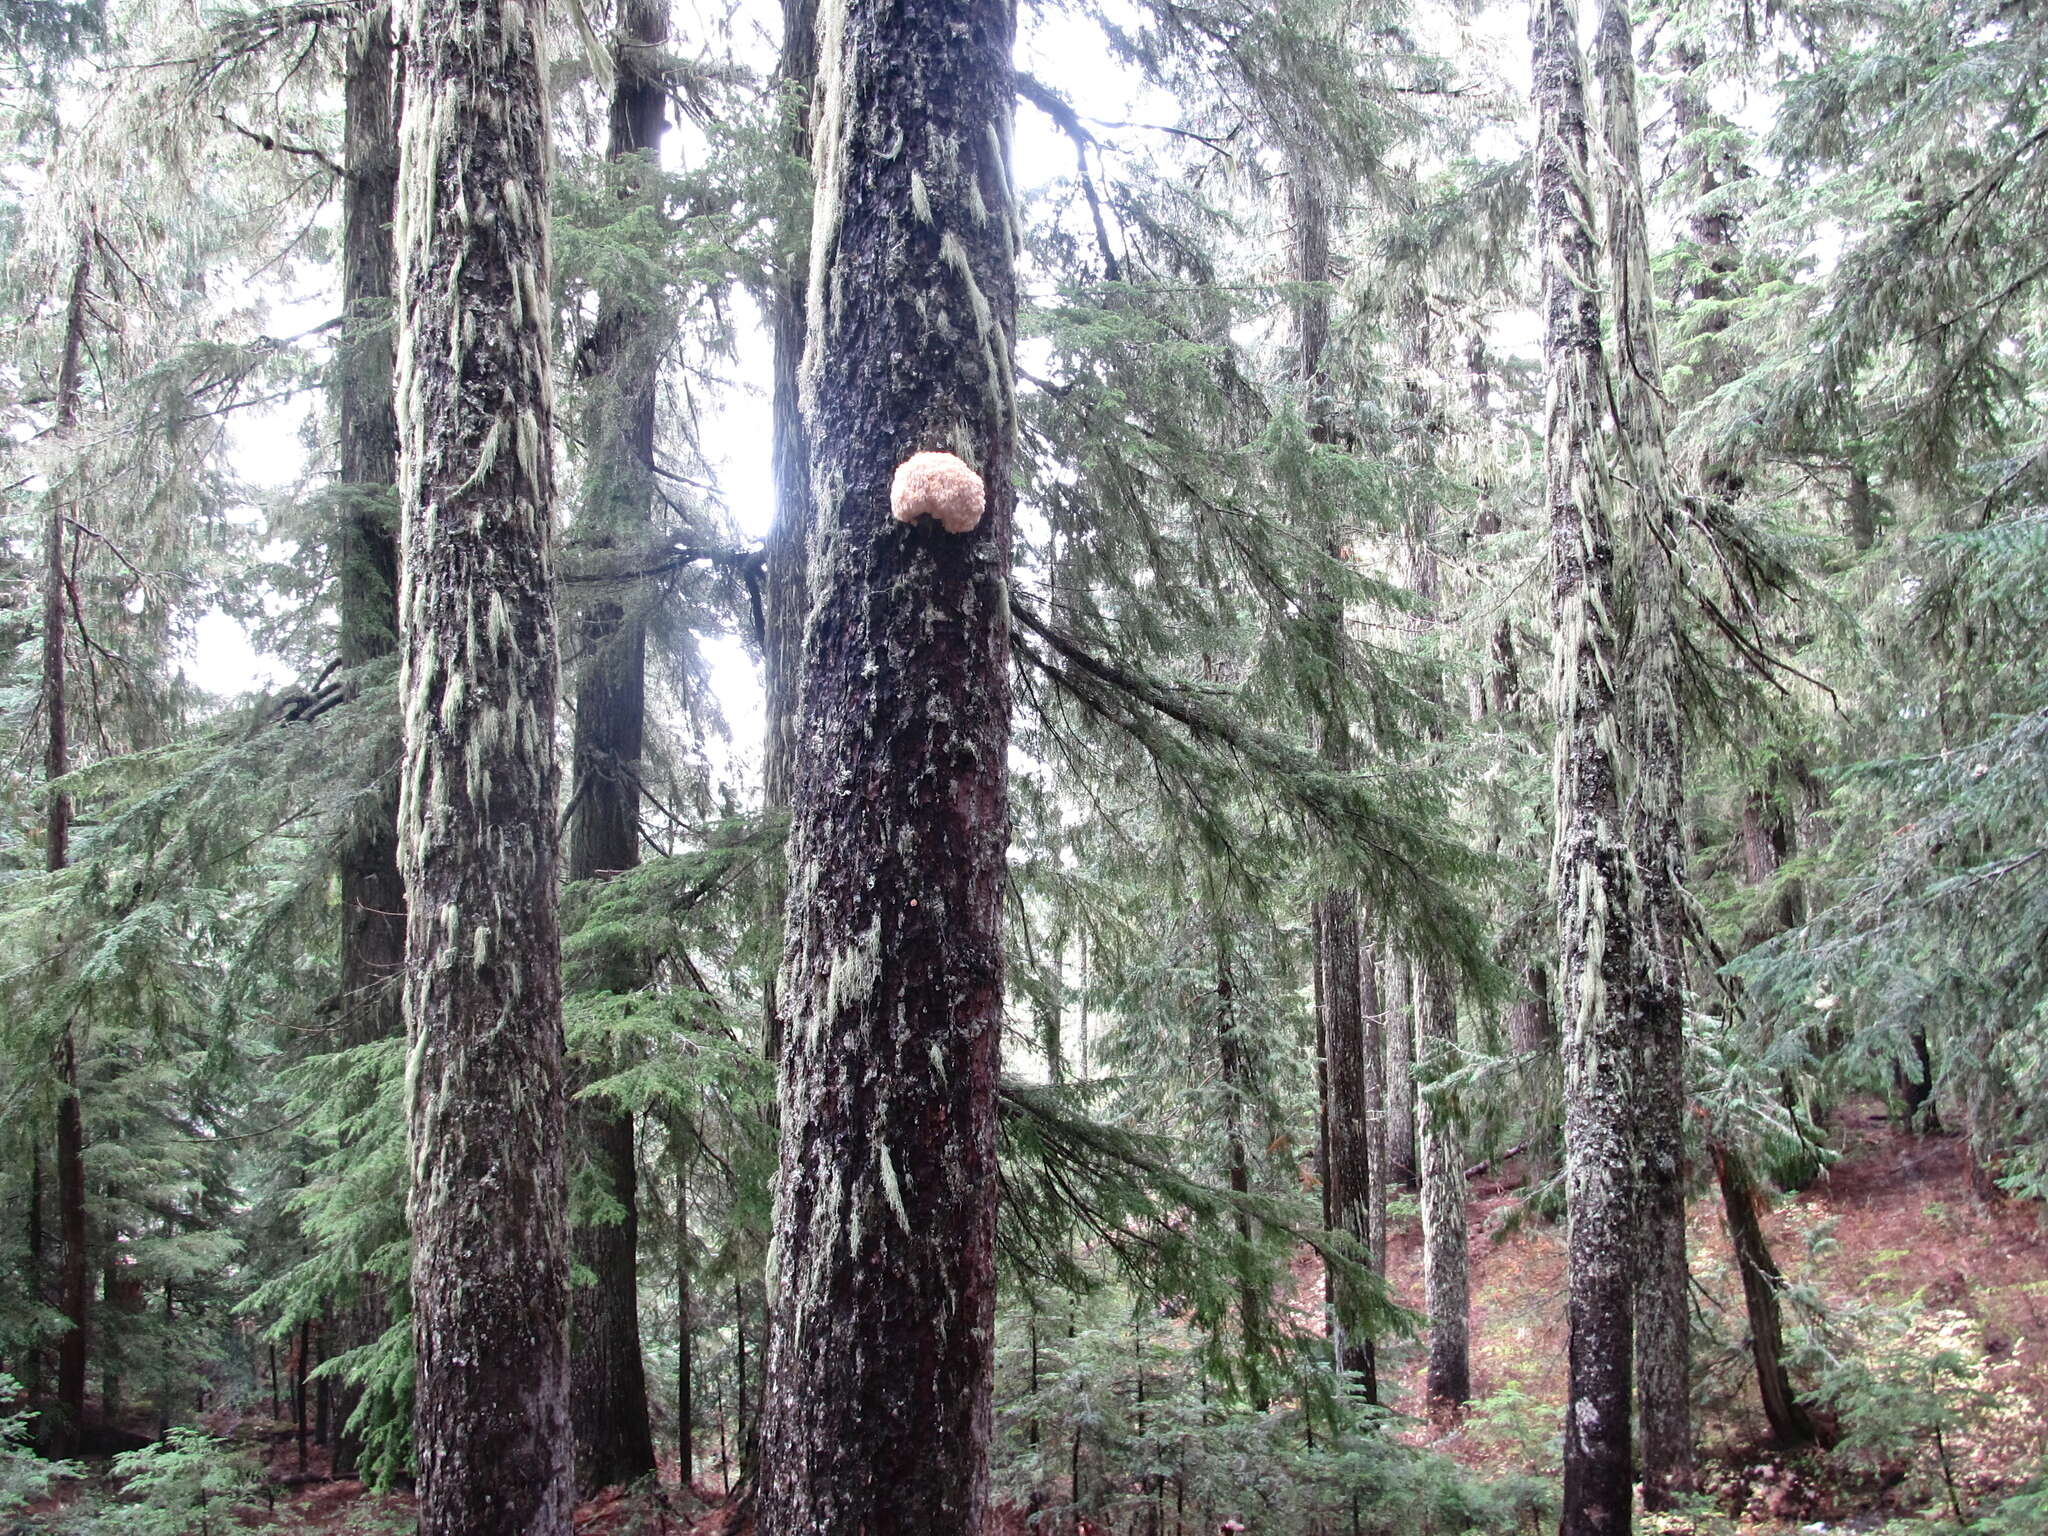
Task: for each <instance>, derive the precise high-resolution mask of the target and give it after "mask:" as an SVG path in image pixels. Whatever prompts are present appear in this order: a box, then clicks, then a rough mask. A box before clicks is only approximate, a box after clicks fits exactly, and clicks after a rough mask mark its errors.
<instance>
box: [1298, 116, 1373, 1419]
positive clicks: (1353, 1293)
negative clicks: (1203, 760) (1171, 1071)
mask: <svg viewBox="0 0 2048 1536" xmlns="http://www.w3.org/2000/svg"><path fill="white" fill-rule="evenodd" d="M1289 170H1290V174H1289V176H1288V184H1287V185H1288V192H1287V196H1288V205H1289V212H1290V213H1291V214H1292V216H1293V228H1294V279H1295V281H1296V283H1298V284H1299V285H1300V297H1299V298H1298V299H1297V300H1296V302H1295V306H1294V325H1295V369H1296V376H1297V378H1298V379H1299V380H1300V383H1301V386H1302V390H1303V394H1304V397H1305V400H1304V412H1305V415H1306V419H1307V422H1308V429H1309V436H1310V438H1311V440H1312V441H1314V442H1316V443H1319V444H1329V443H1333V442H1335V441H1336V434H1335V432H1334V431H1333V430H1332V428H1331V426H1330V423H1329V420H1328V415H1329V410H1328V406H1327V404H1326V401H1327V398H1328V395H1329V392H1330V376H1329V369H1328V367H1327V365H1326V363H1325V353H1326V352H1327V351H1328V349H1329V340H1330V289H1329V285H1330V275H1331V273H1330V198H1329V188H1328V186H1327V185H1326V182H1325V178H1324V175H1323V172H1322V170H1321V168H1320V167H1319V166H1317V165H1316V164H1315V163H1314V162H1313V160H1312V158H1311V157H1309V156H1295V157H1294V158H1293V160H1292V163H1291V165H1290V168H1289ZM1322 539H1323V543H1324V551H1325V553H1326V554H1327V555H1328V556H1329V559H1330V561H1331V563H1332V564H1333V565H1334V564H1335V563H1336V562H1338V561H1339V560H1341V559H1342V555H1341V553H1340V551H1341V543H1340V541H1339V538H1338V535H1337V531H1336V530H1335V529H1326V530H1323V533H1322ZM1310 602H1311V605H1312V611H1313V613H1314V617H1315V633H1314V636H1313V639H1312V641H1311V643H1312V644H1313V645H1314V647H1315V649H1316V654H1317V658H1318V661H1319V663H1320V665H1321V670H1322V682H1321V686H1320V687H1319V688H1318V689H1317V690H1316V696H1315V697H1314V698H1313V699H1312V700H1311V705H1312V707H1313V709H1314V710H1315V716H1316V736H1317V751H1318V755H1319V756H1320V757H1321V759H1322V761H1323V763H1324V765H1325V766H1326V767H1327V768H1328V769H1329V770H1330V771H1331V772H1333V773H1346V772H1348V771H1350V769H1351V767H1352V756H1353V753H1352V743H1351V720H1350V715H1349V712H1348V710H1347V709H1346V707H1345V689H1346V676H1345V673H1346V670H1347V664H1348V655H1349V650H1350V647H1349V643H1348V640H1347V638H1346V635H1345V632H1344V603H1343V599H1342V596H1341V595H1340V594H1338V593H1334V592H1331V591H1329V590H1327V588H1324V587H1320V586H1319V588H1318V590H1317V591H1315V592H1314V593H1313V594H1312V595H1311V598H1310ZM1310 932H1311V933H1312V934H1313V935H1314V950H1315V954H1314V965H1315V972H1316V979H1317V986H1316V992H1317V997H1318V999H1319V1009H1318V1019H1317V1031H1318V1034H1319V1035H1320V1036H1321V1038H1322V1041H1323V1056H1322V1060H1323V1070H1322V1071H1321V1073H1320V1075H1319V1079H1318V1082H1319V1088H1320V1097H1321V1111H1322V1113H1321V1122H1322V1128H1323V1138H1322V1140H1323V1146H1322V1153H1323V1179H1324V1185H1323V1188H1324V1198H1325V1203H1326V1206H1327V1209H1326V1211H1325V1214H1324V1220H1325V1222H1326V1224H1328V1225H1329V1226H1330V1227H1332V1228H1334V1229H1336V1230H1338V1231H1341V1232H1344V1233H1347V1234H1348V1235H1350V1236H1351V1237H1353V1238H1355V1239H1356V1240H1357V1243H1358V1246H1359V1249H1360V1251H1361V1253H1366V1254H1369V1253H1370V1252H1371V1245H1372V1217H1371V1211H1372V1164H1371V1157H1372V1144H1371V1140H1370V1134H1369V1131H1368V1128H1367V1121H1366V1096H1365V1021H1364V1017H1363V1015H1362V1013H1361V1012H1360V1003H1361V999H1360V996H1359V978H1358V972H1359V964H1360V959H1359V925H1358V896H1357V893H1356V892H1354V891H1349V890H1340V889H1335V888H1331V889H1325V890H1324V891H1323V892H1322V893H1321V894H1320V895H1319V896H1317V897H1316V899H1315V910H1314V914H1313V919H1312V921H1311V923H1310ZM1333 1278H1334V1282H1335V1283H1334V1286H1333V1289H1332V1292H1331V1295H1330V1298H1329V1301H1330V1312H1331V1317H1330V1330H1331V1342H1332V1345H1333V1347H1334V1351H1335V1361H1336V1365H1337V1369H1338V1370H1339V1371H1341V1372H1343V1373H1344V1374H1345V1375H1346V1376H1347V1378H1348V1379H1349V1380H1350V1381H1351V1382H1352V1383H1353V1385H1354V1387H1355V1389H1356V1390H1357V1391H1358V1393H1359V1394H1360V1395H1361V1396H1362V1397H1364V1398H1365V1400H1366V1401H1367V1402H1377V1401H1378V1399H1379V1380H1378V1375H1377V1372H1376V1370H1375V1366H1374V1361H1373V1341H1372V1336H1371V1334H1370V1333H1369V1332H1368V1331H1367V1330H1366V1326H1365V1317H1366V1312H1367V1309H1368V1305H1369V1302H1370V1297H1369V1296H1368V1295H1367V1293H1366V1291H1365V1289H1364V1288H1363V1287H1362V1286H1361V1285H1360V1284H1359V1283H1358V1281H1357V1280H1356V1279H1346V1278H1344V1277H1343V1276H1342V1274H1341V1272H1337V1273H1336V1274H1335V1275H1334V1276H1333Z"/></svg>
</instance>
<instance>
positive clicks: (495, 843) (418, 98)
mask: <svg viewBox="0 0 2048 1536" xmlns="http://www.w3.org/2000/svg"><path fill="white" fill-rule="evenodd" d="M541 22H542V13H541V12H540V11H537V10H535V9H533V8H531V7H529V6H526V5H521V4H517V3H514V0H409V4H408V9H407V12H406V22H405V27H404V54H405V59H404V63H405V106H404V114H403V126H402V132H401V135H400V160H399V202H398V218H397V243H398V252H399V261H400V268H399V271H400V279H399V305H398V308H399V339H398V365H397V369H398V380H399V388H398V415H399V424H400V433H401V442H402V445H403V451H402V454H401V460H400V463H401V475H400V481H401V492H402V498H401V499H402V506H403V510H404V579H403V590H402V593H401V600H400V613H401V615H402V616H403V621H404V654H405V664H404V675H403V680H402V687H401V692H402V694H403V696H404V698H405V701H406V717H405V718H406V743H405V766H404V772H403V777H402V778H401V781H400V782H401V805H400V821H399V825H400V868H401V869H402V871H403V872H404V875H405V883H406V891H407V894H408V897H409V902H410V915H409V922H408V926H407V935H406V940H407V942H406V985H405V1012H406V1023H407V1026H408V1029H409V1032H410V1036H411V1044H410V1071H409V1072H408V1079H409V1082H410V1087H411V1092H410V1101H411V1102H410V1132H411V1137H410V1144H411V1160H412V1194H411V1202H410V1210H411V1217H412V1230H413V1266H412V1276H413V1280H412V1284H413V1343H414V1352H415V1356H416V1359H417V1367H416V1378H415V1380H416V1388H415V1390H416V1398H415V1410H414V1444H415V1449H416V1452H417V1455H418V1461H419V1494H420V1500H419V1510H420V1529H421V1531H422V1533H423V1536H472V1533H477V1532H482V1531H492V1532H500V1533H504V1536H566V1533H567V1532H568V1530H569V1511H570V1506H571V1503H572V1495H573V1490H574V1466H573V1455H572V1440H571V1436H570V1431H569V1413H568V1334H567V1327H566V1323H567V1317H568V1300H569V1298H568V1279H569V1273H568V1271H569V1264H568V1257H569V1255H568V1232H567V1219H566V1199H567V1182H566V1179H565V1177H564V1172H563V1140H564V1123H563V1122H564V1092H563V1078H562V1007H561V979H560V931H559V926H558V919H557V914H556V891H555V879H556V860H557V855H558V845H559V838H558V834H557V831H556V816H557V804H558V800H557V793H558V787H559V778H560V775H559V771H558V769H557V765H556V761H555V745H554V733H555V705H556V697H557V679H556V668H557V665H558V662H557V650H556V639H555V618H554V610H553V604H552V600H551V596H550V590H549V586H550V583H549V559H548V532H549V526H550V522H551V516H552V501H553V477H554V469H553V464H552V431H553V426H552V421H551V417H552V414H553V400H552V388H551V378H550V359H549V334H550V324H549V317H548V310H547V294H548V237H547V213H548V196H547V165H548V116H547V97H546V93H545V90H544V88H543V84H542V60H541V52H540V50H541V30H542V27H541Z"/></svg>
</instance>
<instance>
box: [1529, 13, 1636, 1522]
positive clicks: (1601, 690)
mask: <svg viewBox="0 0 2048 1536" xmlns="http://www.w3.org/2000/svg"><path fill="white" fill-rule="evenodd" d="M1531 37H1532V42H1533V53H1534V75H1535V93H1536V105H1537V114H1538V135H1537V149H1536V214H1537V224H1538V237H1539V242H1540V249H1541V252H1542V269H1543V305H1542V308H1543V319H1544V347H1543V351H1544V373H1545V378H1546V383H1547V386H1548V387H1547V409H1546V417H1545V423H1544V443H1545V453H1544V469H1545V504H1546V506H1547V508H1548V511H1549V517H1550V530H1551V574H1552V588H1551V612H1552V619H1553V624H1554V630H1555V642H1554V648H1553V657H1554V660H1553V666H1552V688H1553V690H1554V701H1555V708H1556V710H1557V730H1558V733H1559V738H1560V739H1559V742H1558V749H1557V752H1556V755H1555V762H1556V794H1557V810H1556V828H1557V842H1556V849H1555V854H1554V860H1553V866H1552V879H1551V890H1552V893H1553V898H1554V900H1555V903H1556V909H1557V925H1558V954H1559V973H1560V980H1561V987H1560V990H1561V992H1562V996H1563V1002H1564V1018H1565V1199H1566V1205H1567V1208H1568V1211H1569V1213H1570V1237H1569V1247H1568V1258H1567V1286H1568V1292H1569V1294H1568V1298H1567V1314H1568V1326H1569V1336H1570V1365H1569V1378H1570V1382H1569V1387H1568V1392H1567V1399H1566V1400H1567V1403H1568V1404H1569V1407H1568V1409H1567V1411H1566V1414H1565V1442H1564V1516H1563V1524H1562V1532H1563V1536H1610V1533H1615V1532H1624V1531H1627V1530H1628V1529H1629V1525H1630V1520H1631V1516H1632V1505H1633V1501H1634V1494H1633V1491H1632V1488H1631V1483H1632V1468H1631V1454H1630V1453H1631V1445H1630V1407H1631V1402H1630V1385H1631V1378H1632V1376H1633V1369H1632V1367H1633V1364H1634V1358H1633V1342H1634V1331H1635V1315H1634V1307H1633V1287H1632V1283H1631V1282H1632V1278H1633V1258H1634V1255H1633V1247H1634V1209H1633V1207H1634V1199H1633V1195H1634V1184H1635V1169H1634V1154H1635V1148H1634V1143H1633V1103H1632V1099H1631V1083H1630V1079H1631V1077H1632V1076H1633V1073H1632V1071H1631V1062H1632V1060H1633V1057H1634V1054H1635V1053H1634V1050H1633V1048H1632V1047H1633V1040H1632V1038H1631V1032H1630V1029H1629V1020H1630V1016H1631V1009H1632V1002H1631V998H1630V995H1629V993H1630V984H1631V981H1632V979H1633V971H1634V968H1635V967H1634V964H1633V953H1634V947H1633V944H1632V942H1631V937H1630V932H1629V913H1630V911H1631V908H1632V906H1633V903H1634V893H1633V891H1632V889H1631V886H1632V883H1633V882H1632V879H1631V871H1630V867H1629V851H1628V847H1627V845H1626V843H1625V842H1624V841H1623V837H1622V826H1621V799H1620V791H1619V778H1620V765H1619V764H1618V762H1617V760H1616V759H1617V753H1618V750H1619V745H1620V734H1621V720H1620V718H1619V717H1620V710H1619V707H1618V704H1617V701H1616V696H1615V689H1616V645H1615V635H1614V633H1613V630H1612V625H1613V623H1614V616H1615V581H1614V540H1613V532H1612V526H1611V521H1610V513H1609V510H1608V504H1607V499H1608V494H1609V488H1608V482H1607V476H1606V472H1605V466H1604V465H1603V463H1602V461H1601V453H1600V444H1599V439H1600V436H1601V434H1602V431H1603V428H1604V425H1605V423H1604V421H1603V419H1602V409H1601V407H1602V403H1603V402H1604V401H1605V399H1606V398H1607V376H1606V367H1605V363H1604V360H1603V356H1602V352H1601V341H1600V302H1599V294H1600V278H1599V273H1598V270H1597V267H1596V253H1597V251H1598V244H1597V242H1596V240H1595V238H1594V230H1593V208H1592V203H1591V197H1590V191H1589V188H1590V185H1591V161H1590V158H1589V156H1588V153H1587V123H1586V95H1585V79H1584V72H1583V67H1582V64H1581V60H1580V57H1579V46H1578V7H1577V5H1576V4H1575V3H1574V0H1536V5H1535V10H1534V17H1533V21H1532V24H1531Z"/></svg>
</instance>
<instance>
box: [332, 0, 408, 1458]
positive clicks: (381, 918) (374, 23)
mask: <svg viewBox="0 0 2048 1536" xmlns="http://www.w3.org/2000/svg"><path fill="white" fill-rule="evenodd" d="M393 51H394V50H393V47H392V37H391V20H390V15H389V12H388V9H387V8H385V7H382V6H379V7H377V8H375V9H373V10H371V11H370V12H369V13H368V14H367V15H365V16H364V17H363V18H362V19H361V21H360V22H358V24H357V26H356V29H355V32H354V33H353V35H352V36H351V37H350V39H349V51H348V60H347V66H346V71H347V72H346V79H345V82H344V86H343V112H344V117H343V128H342V139H343V146H344V151H343V152H344V160H345V169H346V173H347V174H346V177H345V179H344V180H343V182H342V206H341V230H342V233H341V246H342V250H341V298H342V314H343V317H344V328H343V332H342V339H341V346H340V349H339V356H338V359H337V363H338V367H337V374H338V378H339V383H338V386H337V389H336V402H335V403H336V412H335V414H336V416H337V418H338V424H339V428H340V438H341V444H340V463H339V466H338V468H339V472H340V479H339V490H340V493H341V502H340V517H339V520H338V524H337V526H336V529H335V563H336V567H337V588H338V591H337V594H336V604H335V607H336V617H337V619H338V621H339V629H340V635H339V642H340V654H341V664H342V666H343V668H344V669H345V671H346V672H347V673H348V674H349V676H350V678H351V682H350V686H351V687H354V686H356V682H355V679H356V678H357V677H359V675H360V671H361V669H362V668H365V667H368V666H371V665H373V664H375V663H378V662H381V661H384V660H385V659H386V658H388V657H390V656H392V655H393V654H394V653H395V652H396V651H397V649H398V487H397V482H398V416H397V411H396V408H395V406H394V404H393V400H392V366H393V342H392V337H393V322H392V313H391V302H392V295H393V291H394V287H395V284H396V279H397V264H398V263H397V255H396V252H395V249H394V247H393V245H392V234H391V221H392V216H393V213H394V210H395V208H396V205H397V200H398V122H397V116H396V112H395V108H394V105H393V102H392V64H393ZM398 736H399V721H398V716H397V713H396V712H395V711H394V712H393V714H392V716H391V719H390V721H389V727H388V737H387V738H386V739H385V740H384V741H383V742H382V743H381V747H382V750H381V752H380V754H379V767H380V770H381V771H380V773H379V775H378V778H377V781H376V783H375V784H374V785H373V786H372V787H371V790H370V792H369V793H367V794H365V795H363V796H361V797H360V798H359V800H358V802H357V808H356V810H355V812H354V814H353V815H352V817H351V818H350V821H349V825H348V827H347V828H346V830H345V831H344V834H343V839H342V844H341V849H340V856H339V860H338V869H337V876H338V880H339V884H340V888H341V925H342V926H341V1038H342V1042H343V1043H344V1044H345V1045H349V1046H358V1045H366V1044H368V1043H370V1042H371V1041H375V1040H388V1039H391V1038H393V1037H394V1036H396V1035H398V1034H399V1033H400V1032H401V1031H402V1030H403V1029H404V1027H405V1019H404V999H403V996H402V986H403V976H404V970H405V886H404V882H403V881H402V880H401V879H400V878H399V873H398V755H399V741H398ZM356 1107H357V1108H359V1109H360V1108H366V1107H367V1105H358V1106H356ZM388 1321H389V1309H388V1307H387V1305H386V1303H385V1299H384V1291H383V1282H382V1280H381V1279H380V1278H379V1277H377V1276H375V1275H372V1274H368V1273H364V1274H361V1275H359V1276H358V1278H357V1282H356V1292H355V1295H354V1296H353V1297H352V1298H350V1299H348V1300H347V1301H346V1302H345V1303H344V1305H343V1307H342V1310H341V1312H340V1313H339V1316H338V1318H337V1329H338V1332H339V1334H340V1339H339V1342H340V1344H341V1347H342V1348H344V1349H351V1348H356V1347H359V1346H361V1345H365V1344H368V1343H370V1342H372V1341H373V1340H375V1339H376V1338H377V1337H378V1336H379V1335H380V1334H382V1333H383V1331H384V1329H385V1327H386V1326H387V1324H388ZM336 1399H337V1400H336V1404H335V1417H336V1419H337V1422H338V1431H339V1432H338V1434H337V1436H336V1439H335V1449H334V1472H335V1475H336V1476H337V1477H348V1476H352V1475H353V1474H354V1473H355V1471H356V1468H357V1463H358V1460H359V1458H360V1456H361V1454H362V1436H361V1434H360V1433H359V1432H357V1431H356V1430H353V1429H351V1428H350V1427H349V1420H350V1419H351V1418H352V1417H353V1415H354V1413H355V1411H356V1408H357V1405H358V1404H359V1403H360V1402H361V1400H362V1392H361V1389H360V1388H358V1387H356V1386H354V1385H352V1384H350V1383H349V1382H347V1381H346V1380H344V1381H342V1382H340V1383H339V1384H338V1389H337V1393H336Z"/></svg>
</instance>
